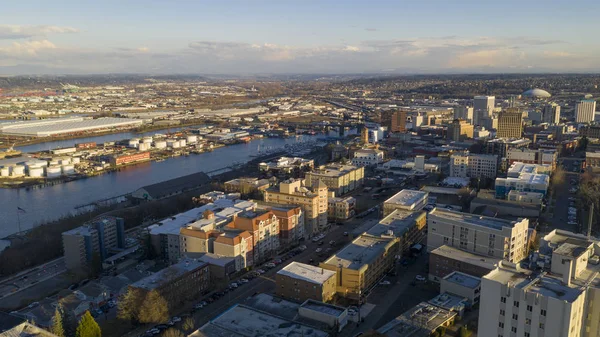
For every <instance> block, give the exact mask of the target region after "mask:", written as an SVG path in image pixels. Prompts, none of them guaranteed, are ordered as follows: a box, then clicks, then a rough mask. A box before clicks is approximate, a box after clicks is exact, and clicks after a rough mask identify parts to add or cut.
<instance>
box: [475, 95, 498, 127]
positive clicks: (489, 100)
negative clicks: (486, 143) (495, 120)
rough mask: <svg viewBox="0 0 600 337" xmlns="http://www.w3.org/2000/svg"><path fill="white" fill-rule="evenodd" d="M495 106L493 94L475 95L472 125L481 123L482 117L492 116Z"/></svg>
mask: <svg viewBox="0 0 600 337" xmlns="http://www.w3.org/2000/svg"><path fill="white" fill-rule="evenodd" d="M495 106H496V97H494V96H475V98H474V99H473V118H474V121H473V122H474V125H481V123H482V122H483V119H484V118H489V117H491V116H492V112H493V111H494V107H495Z"/></svg>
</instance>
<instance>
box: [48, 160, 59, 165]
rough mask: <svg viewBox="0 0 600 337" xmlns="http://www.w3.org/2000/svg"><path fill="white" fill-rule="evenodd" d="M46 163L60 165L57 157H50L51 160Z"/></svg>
mask: <svg viewBox="0 0 600 337" xmlns="http://www.w3.org/2000/svg"><path fill="white" fill-rule="evenodd" d="M48 165H49V166H57V165H60V162H59V160H58V159H52V160H51V161H50V163H48Z"/></svg>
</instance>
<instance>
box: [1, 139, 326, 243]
mask: <svg viewBox="0 0 600 337" xmlns="http://www.w3.org/2000/svg"><path fill="white" fill-rule="evenodd" d="M171 131H174V130H173V129H172V130H171ZM162 132H163V133H164V132H165V131H164V130H163V131H162ZM153 133H161V132H160V131H156V132H153ZM148 134H152V132H151V133H148ZM139 136H141V135H139V134H129V133H119V134H114V135H106V136H98V137H89V138H85V139H78V140H64V141H55V142H48V143H44V144H36V145H29V146H24V147H22V148H19V149H20V150H21V151H26V152H30V151H40V150H46V149H53V148H56V147H64V146H72V145H73V144H75V143H78V142H89V141H96V142H98V143H101V142H106V141H111V140H121V139H126V138H131V137H139ZM318 137H322V135H318V136H306V135H305V136H302V137H299V138H295V137H292V138H265V139H259V140H254V141H252V142H250V143H247V144H237V145H232V146H227V147H222V148H219V149H216V150H215V151H213V152H206V153H202V154H198V155H190V156H189V157H185V156H182V157H176V158H171V159H168V160H165V161H162V162H148V163H143V164H139V165H135V166H131V167H128V168H125V169H122V170H121V171H119V172H115V173H112V174H104V175H100V176H97V177H92V178H88V179H83V180H76V181H72V182H69V183H64V184H57V185H54V186H48V187H45V188H40V189H33V190H25V189H0V200H2V202H1V206H0V238H3V237H6V236H9V235H12V234H14V233H17V232H18V231H19V225H20V227H21V228H20V230H27V229H30V228H33V227H34V226H37V225H39V224H42V223H45V222H47V221H50V220H54V219H57V218H59V217H61V216H64V215H68V214H73V213H74V212H76V211H75V209H74V207H75V206H76V205H81V204H86V203H91V202H94V201H97V200H101V199H105V198H110V197H115V196H118V195H123V194H127V193H130V192H133V191H134V190H136V189H138V188H140V187H142V186H146V185H150V184H154V183H158V182H161V181H165V180H169V179H173V178H177V177H181V176H184V175H188V174H192V173H196V172H199V171H203V172H208V171H213V170H217V169H220V168H225V167H228V166H231V165H232V164H234V163H240V162H241V163H244V162H248V161H250V160H252V159H253V158H252V155H255V154H256V153H257V152H258V150H259V145H260V148H261V149H267V148H269V147H271V148H282V147H283V146H285V144H293V143H297V142H299V141H307V140H316V139H317V138H318ZM17 207H20V208H22V209H23V210H25V212H19V213H17V209H18V208H17Z"/></svg>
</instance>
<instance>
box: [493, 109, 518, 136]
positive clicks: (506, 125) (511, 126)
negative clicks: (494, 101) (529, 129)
mask: <svg viewBox="0 0 600 337" xmlns="http://www.w3.org/2000/svg"><path fill="white" fill-rule="evenodd" d="M522 134H523V113H521V112H520V111H502V112H500V115H499V116H498V131H497V132H496V137H498V138H521V136H522Z"/></svg>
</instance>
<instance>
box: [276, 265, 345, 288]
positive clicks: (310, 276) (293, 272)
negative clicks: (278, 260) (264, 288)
mask: <svg viewBox="0 0 600 337" xmlns="http://www.w3.org/2000/svg"><path fill="white" fill-rule="evenodd" d="M277 274H279V275H283V276H288V277H292V278H295V279H299V280H302V281H305V282H311V283H316V284H323V283H324V282H325V281H327V280H328V279H330V278H331V277H334V276H335V272H334V271H331V270H326V269H323V268H320V267H316V266H311V265H309V264H304V263H300V262H295V261H294V262H291V263H290V264H288V265H287V266H285V267H284V268H283V269H281V270H280V271H278V272H277Z"/></svg>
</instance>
